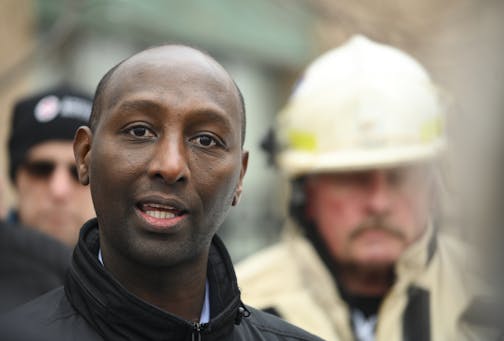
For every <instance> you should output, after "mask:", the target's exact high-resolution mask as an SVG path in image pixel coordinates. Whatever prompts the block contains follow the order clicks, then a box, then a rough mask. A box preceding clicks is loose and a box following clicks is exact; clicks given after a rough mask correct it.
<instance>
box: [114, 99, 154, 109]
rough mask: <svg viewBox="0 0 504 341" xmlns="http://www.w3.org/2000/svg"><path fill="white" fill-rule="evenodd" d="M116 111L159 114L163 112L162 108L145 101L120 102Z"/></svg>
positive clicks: (152, 102)
mask: <svg viewBox="0 0 504 341" xmlns="http://www.w3.org/2000/svg"><path fill="white" fill-rule="evenodd" d="M116 110H117V111H121V112H122V111H126V112H138V111H153V112H159V111H161V110H163V106H162V105H160V104H158V103H156V102H154V101H151V100H145V99H139V100H129V101H125V102H122V103H121V104H120V105H119V107H118V108H117V109H116Z"/></svg>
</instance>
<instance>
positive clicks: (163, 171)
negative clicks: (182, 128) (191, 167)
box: [149, 138, 188, 184]
mask: <svg viewBox="0 0 504 341" xmlns="http://www.w3.org/2000/svg"><path fill="white" fill-rule="evenodd" d="M149 174H150V176H151V177H159V178H162V179H163V180H164V181H165V182H166V183H168V184H174V183H176V182H180V181H184V180H186V179H187V176H188V165H187V160H186V151H185V148H184V142H183V141H177V139H176V138H172V139H166V141H164V142H162V143H160V144H159V147H158V148H157V149H156V151H155V155H154V156H153V157H152V161H151V163H150V167H149Z"/></svg>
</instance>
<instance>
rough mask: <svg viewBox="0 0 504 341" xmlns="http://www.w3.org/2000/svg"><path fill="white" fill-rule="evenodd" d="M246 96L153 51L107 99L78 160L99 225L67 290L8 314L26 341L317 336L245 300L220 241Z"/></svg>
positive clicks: (183, 52)
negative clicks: (19, 324) (247, 305)
mask: <svg viewBox="0 0 504 341" xmlns="http://www.w3.org/2000/svg"><path fill="white" fill-rule="evenodd" d="M244 137H245V110H244V104H243V98H242V96H241V94H240V91H239V89H238V88H237V86H236V84H235V83H234V81H233V80H232V79H231V77H230V76H229V74H228V73H227V72H226V71H225V70H224V69H223V68H222V66H221V65H220V64H218V63H217V62H216V61H215V60H214V59H212V58H211V57H209V56H208V55H206V54H204V53H202V52H201V51H198V50H196V49H193V48H189V47H185V46H179V45H168V46H162V47H156V48H152V49H148V50H145V51H143V52H140V53H139V54H136V55H134V56H132V57H130V58H128V59H126V60H125V61H123V62H121V63H119V64H118V65H117V66H116V67H114V68H112V69H111V70H110V71H109V72H108V73H107V74H106V75H105V76H104V77H103V79H102V80H101V81H100V84H99V85H98V88H97V90H96V94H95V98H94V103H93V111H92V114H91V118H90V124H89V127H81V128H79V130H78V131H77V134H76V137H75V140H74V152H75V157H76V161H77V165H78V173H79V179H80V181H81V183H83V184H85V185H87V184H89V185H90V186H91V193H92V197H93V202H94V206H95V210H96V213H97V219H95V220H91V221H89V222H88V223H86V224H85V225H84V227H83V229H82V230H81V234H80V239H79V242H78V245H77V247H76V249H75V252H74V256H73V261H72V266H71V270H70V273H69V276H68V279H67V281H66V283H65V287H64V289H60V290H56V291H53V292H51V293H49V294H47V295H45V296H42V297H40V298H39V299H37V300H35V301H33V302H32V303H30V304H28V305H26V306H24V307H22V308H20V309H19V310H17V311H16V312H14V313H13V314H11V315H10V316H8V317H7V318H8V319H9V320H10V321H19V320H22V328H17V327H16V323H12V322H11V323H9V328H8V329H6V330H7V332H6V333H5V334H4V335H7V336H8V339H19V340H31V339H34V340H35V339H36V340H41V339H42V340H45V339H51V340H55V339H57V340H319V339H318V338H317V337H315V336H313V335H310V334H308V333H306V332H304V331H302V330H300V329H298V328H296V327H294V326H291V325H289V324H287V323H286V322H284V321H282V320H280V319H277V318H276V317H274V316H272V315H269V314H267V313H264V312H260V311H257V310H254V309H253V308H249V307H246V306H245V305H243V303H242V302H241V300H240V293H239V290H238V287H237V282H236V277H235V274H234V270H233V266H232V264H231V260H230V258H229V255H228V254H227V251H226V249H225V247H224V245H223V244H222V242H221V241H220V239H219V238H218V237H217V236H216V232H217V229H218V228H219V226H220V225H221V223H222V222H223V220H224V218H225V217H226V215H227V212H228V210H229V208H230V207H231V206H234V205H237V204H238V201H239V198H240V195H241V192H242V181H243V177H244V175H245V171H246V168H247V162H248V152H247V151H244V150H243V141H244Z"/></svg>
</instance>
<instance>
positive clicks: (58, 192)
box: [49, 165, 75, 200]
mask: <svg viewBox="0 0 504 341" xmlns="http://www.w3.org/2000/svg"><path fill="white" fill-rule="evenodd" d="M67 168H68V167H67V166H66V165H57V166H56V168H55V169H54V172H53V173H52V174H51V177H50V178H49V191H50V192H51V194H52V196H53V197H54V198H56V199H58V200H63V199H66V198H68V197H69V195H70V193H71V192H72V190H73V187H74V186H75V180H74V179H73V178H72V175H71V174H70V172H69V171H68V169H67Z"/></svg>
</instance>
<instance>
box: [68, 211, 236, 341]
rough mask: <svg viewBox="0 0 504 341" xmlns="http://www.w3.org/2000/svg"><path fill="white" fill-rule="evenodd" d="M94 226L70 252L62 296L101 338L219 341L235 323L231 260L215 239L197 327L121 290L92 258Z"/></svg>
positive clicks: (96, 244) (95, 248)
mask: <svg viewBox="0 0 504 341" xmlns="http://www.w3.org/2000/svg"><path fill="white" fill-rule="evenodd" d="M98 249H99V236H98V222H97V220H96V219H92V220H90V221H88V222H87V223H86V224H85V225H84V226H83V228H82V230H81V233H80V237H79V242H78V244H77V246H76V248H75V250H74V254H73V257H72V264H71V267H70V272H69V275H68V277H67V280H66V283H65V293H66V295H67V297H68V300H69V301H70V302H71V304H72V305H73V307H74V308H75V309H76V310H77V311H78V312H79V314H81V315H82V316H83V317H84V319H86V320H87V321H88V322H89V324H90V325H92V326H93V328H94V329H95V330H96V331H97V332H98V333H99V334H100V335H101V336H102V337H103V338H104V339H106V340H117V339H121V340H185V339H187V340H191V337H192V336H194V334H195V333H196V329H198V328H200V329H201V332H200V333H201V335H204V336H205V340H219V339H221V338H222V337H223V336H224V335H226V334H228V333H229V332H231V330H232V328H233V327H234V324H235V323H239V321H240V313H241V309H239V308H240V306H241V301H240V292H239V289H238V285H237V280H236V276H235V273H234V270H233V266H232V262H231V258H230V257H229V254H228V252H227V250H226V248H225V247H224V244H223V243H222V241H221V240H220V239H219V238H218V237H217V236H215V237H214V239H213V240H212V245H211V247H210V254H209V258H208V270H207V278H208V281H209V286H210V309H211V313H210V322H209V323H208V324H204V325H202V326H199V325H197V324H194V323H193V322H190V321H187V320H184V319H182V318H180V317H178V316H175V315H173V314H170V313H168V312H166V311H163V310H161V309H159V308H157V307H155V306H153V305H151V304H149V303H147V302H145V301H143V300H142V299H140V298H138V297H136V296H135V295H133V294H132V293H130V292H129V291H127V290H126V289H125V288H124V287H123V286H122V285H121V284H120V283H119V282H117V280H115V279H114V278H113V277H112V275H111V274H110V273H109V272H107V270H106V269H105V268H104V267H103V266H102V265H101V264H100V263H99V260H98V258H97V254H98Z"/></svg>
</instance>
